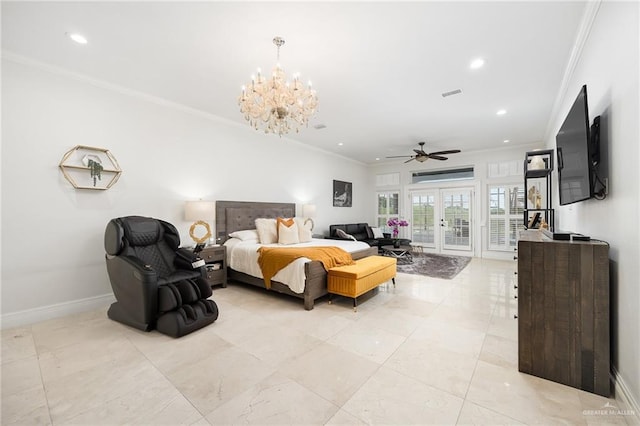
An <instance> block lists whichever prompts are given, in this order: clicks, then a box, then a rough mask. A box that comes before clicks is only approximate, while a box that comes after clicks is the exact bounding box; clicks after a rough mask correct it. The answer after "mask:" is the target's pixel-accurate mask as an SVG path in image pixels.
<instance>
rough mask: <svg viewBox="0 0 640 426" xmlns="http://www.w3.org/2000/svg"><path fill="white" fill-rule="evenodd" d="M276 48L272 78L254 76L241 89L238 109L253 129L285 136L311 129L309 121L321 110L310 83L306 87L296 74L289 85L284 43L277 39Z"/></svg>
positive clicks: (259, 73) (281, 39) (274, 40)
mask: <svg viewBox="0 0 640 426" xmlns="http://www.w3.org/2000/svg"><path fill="white" fill-rule="evenodd" d="M273 44H275V45H276V46H277V48H278V64H277V65H276V67H275V68H274V69H273V74H272V76H271V78H270V79H267V78H265V77H264V76H263V75H262V74H261V72H260V69H258V76H257V77H255V76H252V77H251V83H249V84H248V85H247V86H242V94H241V95H240V97H239V98H238V105H239V106H240V112H241V113H242V114H244V118H245V120H247V121H248V122H249V124H250V125H251V126H252V127H253V128H255V129H256V130H259V129H260V128H262V129H263V130H264V132H265V133H277V134H278V135H279V136H282V135H283V134H286V133H289V131H290V130H291V129H295V131H296V133H297V132H298V131H299V127H300V126H302V125H304V126H308V125H309V118H310V117H311V116H312V115H313V114H315V112H316V111H317V109H318V97H317V95H316V91H315V90H313V89H312V88H311V82H309V83H308V85H307V86H305V85H303V84H302V83H301V82H300V76H299V75H298V74H294V76H293V81H292V82H289V81H287V76H286V74H285V72H284V70H283V69H282V68H281V67H280V63H279V62H280V47H281V46H282V45H283V44H284V39H283V38H281V37H275V38H274V39H273Z"/></svg>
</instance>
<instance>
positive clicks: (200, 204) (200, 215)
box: [184, 201, 216, 221]
mask: <svg viewBox="0 0 640 426" xmlns="http://www.w3.org/2000/svg"><path fill="white" fill-rule="evenodd" d="M184 218H185V220H204V221H209V220H213V219H215V218H216V203H215V202H214V201H187V202H186V203H185V205H184Z"/></svg>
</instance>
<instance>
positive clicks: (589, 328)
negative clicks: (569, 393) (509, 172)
mask: <svg viewBox="0 0 640 426" xmlns="http://www.w3.org/2000/svg"><path fill="white" fill-rule="evenodd" d="M517 258H518V369H519V370H520V371H521V372H523V373H528V374H532V375H534V376H538V377H542V378H545V379H549V380H553V381H555V382H558V383H562V384H565V385H568V386H572V387H575V388H578V389H582V390H585V391H588V392H593V393H596V394H599V395H603V396H609V395H610V382H609V372H610V343H609V245H608V244H606V243H604V242H600V241H557V240H552V239H549V238H547V237H545V236H544V235H543V234H541V233H540V231H535V230H530V231H523V232H522V233H521V235H520V239H519V241H518V256H517Z"/></svg>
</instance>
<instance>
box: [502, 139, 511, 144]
mask: <svg viewBox="0 0 640 426" xmlns="http://www.w3.org/2000/svg"><path fill="white" fill-rule="evenodd" d="M502 142H503V143H509V142H511V141H510V140H509V139H505V140H503V141H502Z"/></svg>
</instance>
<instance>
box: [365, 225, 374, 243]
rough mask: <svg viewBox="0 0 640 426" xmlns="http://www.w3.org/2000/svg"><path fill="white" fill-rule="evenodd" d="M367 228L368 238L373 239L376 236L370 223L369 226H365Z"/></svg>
mask: <svg viewBox="0 0 640 426" xmlns="http://www.w3.org/2000/svg"><path fill="white" fill-rule="evenodd" d="M365 230H366V231H367V239H369V240H370V239H372V238H375V237H374V236H373V231H372V230H371V227H370V226H369V225H367V226H366V227H365Z"/></svg>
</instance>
